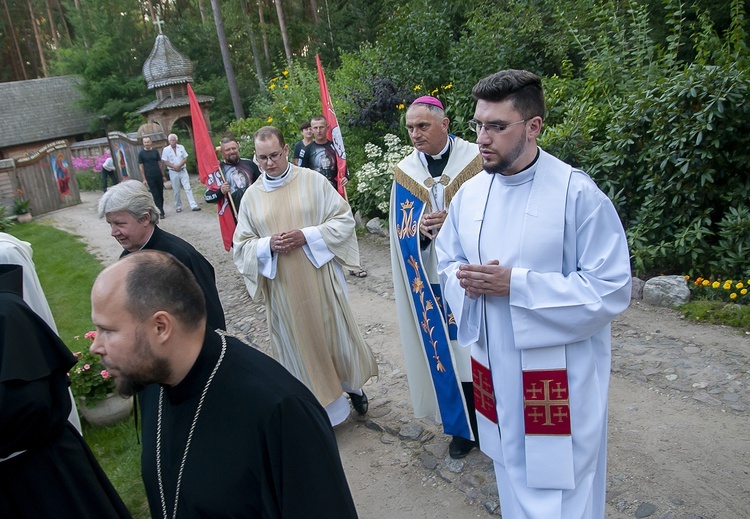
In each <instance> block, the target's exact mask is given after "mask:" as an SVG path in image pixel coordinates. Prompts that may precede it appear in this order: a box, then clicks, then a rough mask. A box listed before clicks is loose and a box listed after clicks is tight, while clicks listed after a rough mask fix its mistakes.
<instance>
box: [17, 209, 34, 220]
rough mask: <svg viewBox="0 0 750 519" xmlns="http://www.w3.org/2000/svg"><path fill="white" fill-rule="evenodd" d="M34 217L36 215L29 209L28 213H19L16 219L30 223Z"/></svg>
mask: <svg viewBox="0 0 750 519" xmlns="http://www.w3.org/2000/svg"><path fill="white" fill-rule="evenodd" d="M33 219H34V217H33V216H31V211H29V212H28V213H23V214H19V215H18V217H17V218H16V221H18V223H29V222H30V221H31V220H33Z"/></svg>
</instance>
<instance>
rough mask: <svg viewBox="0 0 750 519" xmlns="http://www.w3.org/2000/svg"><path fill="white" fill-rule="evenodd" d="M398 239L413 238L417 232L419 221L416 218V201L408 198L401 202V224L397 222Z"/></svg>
mask: <svg viewBox="0 0 750 519" xmlns="http://www.w3.org/2000/svg"><path fill="white" fill-rule="evenodd" d="M396 233H397V234H398V239H399V240H403V239H404V238H411V237H413V236H415V235H416V234H417V221H416V220H415V219H414V201H413V200H406V201H405V202H404V203H402V204H401V224H400V225H399V224H396Z"/></svg>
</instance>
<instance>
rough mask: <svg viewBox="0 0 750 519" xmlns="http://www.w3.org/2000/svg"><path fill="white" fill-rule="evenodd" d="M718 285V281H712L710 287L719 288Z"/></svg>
mask: <svg viewBox="0 0 750 519" xmlns="http://www.w3.org/2000/svg"><path fill="white" fill-rule="evenodd" d="M720 286H721V283H719V282H718V281H714V282H713V283H711V288H719V287H720Z"/></svg>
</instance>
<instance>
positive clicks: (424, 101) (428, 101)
mask: <svg viewBox="0 0 750 519" xmlns="http://www.w3.org/2000/svg"><path fill="white" fill-rule="evenodd" d="M411 104H412V105H432V106H437V107H438V108H440V109H441V110H445V108H443V103H441V102H440V100H439V99H438V98H437V97H432V96H422V97H418V98H416V99H415V100H414V101H413V102H412V103H411Z"/></svg>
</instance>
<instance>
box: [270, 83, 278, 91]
mask: <svg viewBox="0 0 750 519" xmlns="http://www.w3.org/2000/svg"><path fill="white" fill-rule="evenodd" d="M274 88H276V85H274V84H273V83H271V84H270V85H269V86H268V89H269V90H273V89H274Z"/></svg>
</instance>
